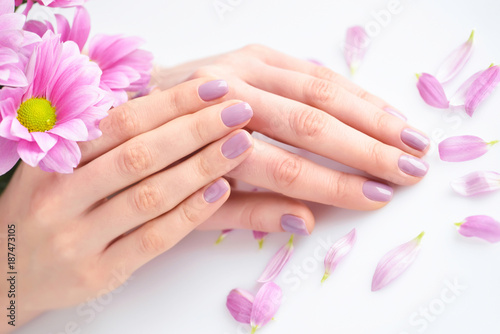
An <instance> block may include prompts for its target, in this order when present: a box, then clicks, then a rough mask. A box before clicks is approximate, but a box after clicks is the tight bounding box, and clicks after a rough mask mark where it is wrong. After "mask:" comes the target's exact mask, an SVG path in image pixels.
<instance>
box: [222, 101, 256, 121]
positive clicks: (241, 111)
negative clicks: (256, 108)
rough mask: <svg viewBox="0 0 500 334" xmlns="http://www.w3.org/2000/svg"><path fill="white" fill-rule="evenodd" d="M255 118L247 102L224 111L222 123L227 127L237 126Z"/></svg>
mask: <svg viewBox="0 0 500 334" xmlns="http://www.w3.org/2000/svg"><path fill="white" fill-rule="evenodd" d="M252 116H253V111H252V108H251V107H250V105H249V104H248V103H246V102H241V103H238V104H234V105H232V106H229V107H227V108H225V109H224V110H222V112H221V118H222V122H223V123H224V124H225V125H226V126H227V127H232V126H236V125H238V124H241V123H244V122H246V121H248V120H249V119H250V118H252Z"/></svg>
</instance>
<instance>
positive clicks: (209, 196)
mask: <svg viewBox="0 0 500 334" xmlns="http://www.w3.org/2000/svg"><path fill="white" fill-rule="evenodd" d="M228 190H229V187H228V185H227V183H226V182H224V180H217V182H215V183H213V184H212V185H211V186H210V187H208V188H207V189H206V190H205V192H204V193H203V198H204V199H205V201H207V202H208V203H213V202H216V201H217V200H218V199H219V198H221V197H222V196H224V194H225V193H227V191H228Z"/></svg>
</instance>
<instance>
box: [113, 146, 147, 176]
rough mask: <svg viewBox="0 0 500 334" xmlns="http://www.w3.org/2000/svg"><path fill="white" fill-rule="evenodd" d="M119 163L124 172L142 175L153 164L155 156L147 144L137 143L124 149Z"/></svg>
mask: <svg viewBox="0 0 500 334" xmlns="http://www.w3.org/2000/svg"><path fill="white" fill-rule="evenodd" d="M118 163H119V170H120V171H122V172H123V173H125V174H139V175H142V174H144V173H146V172H147V171H148V170H150V169H151V167H152V166H153V157H152V155H151V152H150V151H149V149H148V148H147V145H145V144H144V143H135V144H133V145H128V146H127V147H125V148H124V149H123V150H122V152H121V154H120V158H119V159H118Z"/></svg>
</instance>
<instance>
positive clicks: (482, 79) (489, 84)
mask: <svg viewBox="0 0 500 334" xmlns="http://www.w3.org/2000/svg"><path fill="white" fill-rule="evenodd" d="M498 83H500V66H498V65H497V66H491V67H490V68H488V69H487V70H486V71H484V72H483V73H481V75H480V76H479V77H478V78H477V79H476V80H474V82H473V83H472V84H471V86H470V88H469V90H468V91H467V95H466V97H465V111H466V112H467V115H469V116H471V117H472V115H473V114H474V112H475V111H476V108H477V106H478V105H479V104H480V103H481V102H482V101H483V100H484V99H486V98H487V97H488V96H489V95H490V94H491V93H492V92H493V90H494V89H495V87H496V86H497V85H498Z"/></svg>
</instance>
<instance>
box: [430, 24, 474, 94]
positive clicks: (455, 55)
mask: <svg viewBox="0 0 500 334" xmlns="http://www.w3.org/2000/svg"><path fill="white" fill-rule="evenodd" d="M473 42H474V30H473V31H472V33H471V34H470V37H469V39H468V40H467V41H466V42H465V43H463V44H462V45H460V46H459V47H458V48H456V49H455V50H453V52H452V53H451V54H450V55H448V57H446V59H445V60H444V62H443V63H442V64H441V66H440V67H439V69H438V70H437V72H436V79H438V80H439V82H441V83H443V84H444V83H446V82H448V81H450V80H451V79H453V78H454V77H455V76H456V75H457V74H458V73H459V72H460V70H462V68H463V67H464V66H465V64H467V62H468V61H469V59H470V56H471V54H472V46H473V44H474V43H473Z"/></svg>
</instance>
